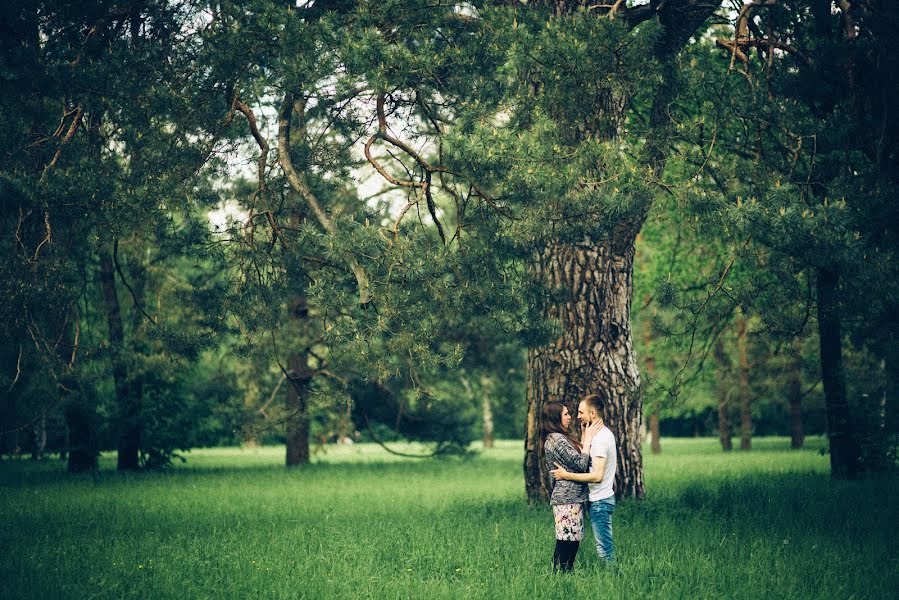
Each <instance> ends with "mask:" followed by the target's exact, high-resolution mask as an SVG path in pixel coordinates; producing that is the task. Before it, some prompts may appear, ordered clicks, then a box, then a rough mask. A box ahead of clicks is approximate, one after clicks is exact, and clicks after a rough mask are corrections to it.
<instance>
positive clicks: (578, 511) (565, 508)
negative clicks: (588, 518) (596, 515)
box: [553, 504, 584, 542]
mask: <svg viewBox="0 0 899 600" xmlns="http://www.w3.org/2000/svg"><path fill="white" fill-rule="evenodd" d="M553 519H555V521H556V539H557V540H563V541H566V542H579V541H581V540H583V539H584V505H583V504H554V505H553Z"/></svg>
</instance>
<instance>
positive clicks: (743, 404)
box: [737, 314, 752, 450]
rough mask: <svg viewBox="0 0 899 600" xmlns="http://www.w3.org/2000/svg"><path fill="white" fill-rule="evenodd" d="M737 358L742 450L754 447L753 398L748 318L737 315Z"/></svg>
mask: <svg viewBox="0 0 899 600" xmlns="http://www.w3.org/2000/svg"><path fill="white" fill-rule="evenodd" d="M737 360H738V361H739V367H740V376H739V384H738V385H739V395H740V450H750V449H752V410H751V407H750V402H751V398H752V393H751V390H750V389H749V358H748V356H747V352H746V319H745V318H744V317H743V315H742V314H741V315H739V316H738V317H737Z"/></svg>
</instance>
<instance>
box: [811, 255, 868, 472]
mask: <svg viewBox="0 0 899 600" xmlns="http://www.w3.org/2000/svg"><path fill="white" fill-rule="evenodd" d="M817 275H818V282H817V288H818V290H817V291H818V337H819V339H820V344H821V381H822V383H823V385H824V405H825V409H826V410H827V434H828V437H829V438H830V472H831V475H832V476H833V477H837V478H853V477H856V476H858V474H859V462H860V450H859V443H858V439H857V438H856V433H855V429H854V427H853V423H852V414H851V412H850V410H849V402H848V399H847V397H846V374H845V371H844V369H843V334H842V331H841V323H840V313H839V306H838V304H837V289H838V286H839V275H838V274H837V272H836V271H833V270H830V269H820V270H819V271H818V274H817Z"/></svg>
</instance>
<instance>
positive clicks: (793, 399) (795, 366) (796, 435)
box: [787, 349, 805, 450]
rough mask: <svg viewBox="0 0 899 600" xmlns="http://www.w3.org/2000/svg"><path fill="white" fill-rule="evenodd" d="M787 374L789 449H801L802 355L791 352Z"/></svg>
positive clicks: (797, 351)
mask: <svg viewBox="0 0 899 600" xmlns="http://www.w3.org/2000/svg"><path fill="white" fill-rule="evenodd" d="M788 369H789V371H788V373H787V400H788V401H789V403H790V447H791V448H793V449H794V450H798V449H799V448H802V444H803V443H804V442H805V432H804V430H803V427H802V355H801V354H800V353H799V350H798V349H796V350H794V351H793V356H792V357H790V365H789V367H788Z"/></svg>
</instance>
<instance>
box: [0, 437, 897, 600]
mask: <svg viewBox="0 0 899 600" xmlns="http://www.w3.org/2000/svg"><path fill="white" fill-rule="evenodd" d="M753 443H754V447H753V450H752V451H751V452H749V453H743V452H739V451H734V452H733V453H731V454H727V455H725V454H723V453H722V452H720V450H719V449H718V446H717V442H716V440H712V439H697V440H665V441H664V452H663V454H661V455H659V456H652V455H649V454H647V455H646V461H645V462H646V483H647V490H648V491H647V498H646V500H644V501H642V502H634V501H630V502H623V503H621V504H619V506H618V508H617V510H616V512H615V516H614V527H615V539H616V544H617V548H616V552H617V555H618V557H619V562H618V565H617V568H615V569H613V570H608V569H605V568H603V567H602V566H601V565H599V564H597V560H596V554H595V551H594V549H593V547H592V539H591V538H590V537H589V534H588V539H587V540H585V542H584V544H583V545H582V550H581V553H580V554H579V556H578V562H577V565H576V567H575V575H574V576H571V577H566V576H553V575H551V574H550V568H549V558H550V555H551V553H552V548H553V543H554V542H553V529H552V517H551V513H550V511H549V509H548V507H542V506H541V507H537V508H529V507H528V506H527V504H526V502H525V500H524V492H523V488H524V485H523V481H522V469H521V454H522V447H521V443H520V442H502V443H500V444H499V445H498V447H497V448H494V449H492V450H488V451H483V452H481V453H480V454H479V455H478V456H477V457H476V458H474V459H468V460H465V459H441V460H427V461H417V460H410V459H397V458H394V457H392V456H390V455H388V454H386V453H385V452H384V451H383V450H381V449H379V448H377V447H374V446H368V445H356V446H351V447H340V448H334V447H332V448H328V450H327V452H326V453H325V454H319V455H318V456H316V458H315V460H314V464H312V465H310V466H309V467H307V468H303V469H299V470H291V471H286V470H285V469H284V468H283V466H282V460H283V448H260V449H253V450H240V449H212V450H197V451H194V452H191V453H190V454H189V455H188V462H187V463H186V464H184V465H179V466H178V467H177V468H176V469H174V470H173V471H171V472H168V473H163V474H152V473H149V474H134V475H119V474H117V473H115V472H114V471H113V470H112V469H113V467H114V459H113V457H111V456H104V457H103V461H102V465H103V469H102V470H101V472H100V474H99V475H98V476H97V477H95V478H91V477H90V476H77V477H74V476H69V475H67V474H65V473H64V465H63V464H62V463H61V462H60V461H57V460H51V461H49V462H45V463H41V464H37V465H35V464H32V463H31V462H29V461H26V460H7V461H3V462H0V557H2V558H0V596H2V597H3V598H15V599H24V598H79V599H80V598H253V597H260V598H323V597H327V598H353V599H356V598H431V597H435V598H602V599H605V598H629V599H634V598H647V597H653V598H896V597H897V591H899V564H897V563H899V552H897V551H899V541H897V535H896V532H897V525H899V518H897V517H899V510H897V502H896V497H897V493H899V480H897V478H896V477H888V478H882V479H878V480H867V481H862V482H834V481H831V479H830V477H829V476H828V474H827V471H828V462H827V457H825V456H822V455H820V454H819V453H818V452H817V450H818V449H819V448H820V445H821V441H820V440H816V439H811V440H809V443H808V448H807V449H805V450H802V451H799V452H794V451H790V450H789V449H788V441H787V440H786V439H764V438H762V439H756V440H754V442H753ZM407 449H408V448H407Z"/></svg>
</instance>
